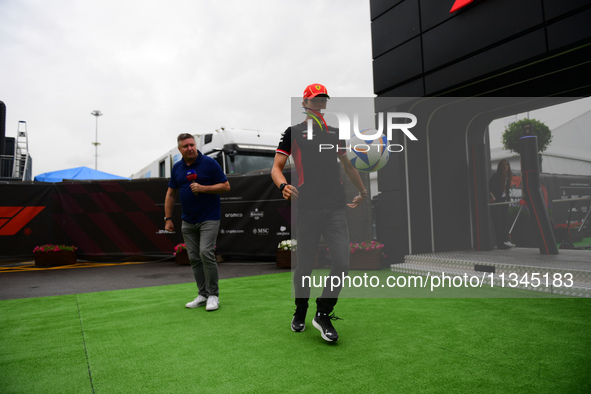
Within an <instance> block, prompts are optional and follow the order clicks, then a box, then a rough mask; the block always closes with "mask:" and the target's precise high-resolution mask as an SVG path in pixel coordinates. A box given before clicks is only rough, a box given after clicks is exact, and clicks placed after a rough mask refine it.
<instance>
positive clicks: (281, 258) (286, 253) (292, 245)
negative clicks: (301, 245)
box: [276, 239, 297, 268]
mask: <svg viewBox="0 0 591 394" xmlns="http://www.w3.org/2000/svg"><path fill="white" fill-rule="evenodd" d="M296 249H297V241H296V240H295V239H286V240H283V241H281V242H279V245H277V252H276V257H277V267H282V268H290V267H291V254H292V252H293V253H294V254H295V252H296ZM294 259H295V256H294Z"/></svg>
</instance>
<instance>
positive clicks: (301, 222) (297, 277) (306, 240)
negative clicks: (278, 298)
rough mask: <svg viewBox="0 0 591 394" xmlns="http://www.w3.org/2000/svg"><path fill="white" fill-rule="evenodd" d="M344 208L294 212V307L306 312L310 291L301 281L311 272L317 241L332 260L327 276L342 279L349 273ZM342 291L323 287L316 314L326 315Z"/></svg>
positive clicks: (338, 288) (339, 288)
mask: <svg viewBox="0 0 591 394" xmlns="http://www.w3.org/2000/svg"><path fill="white" fill-rule="evenodd" d="M345 209H346V208H345V206H342V207H336V208H316V207H315V208H298V211H297V232H298V234H297V259H298V261H297V266H296V269H295V271H294V275H293V284H294V290H295V298H296V300H295V303H296V306H297V307H298V308H307V307H308V299H309V298H310V287H309V286H308V285H307V284H308V283H309V282H306V280H305V277H309V276H310V275H311V274H312V271H313V269H314V261H315V260H316V253H317V252H318V245H319V243H320V237H321V236H323V237H324V240H325V241H326V243H327V245H328V247H329V250H330V254H331V257H332V266H331V270H330V276H338V277H342V275H343V274H344V275H347V274H348V273H349V253H350V252H349V229H348V226H347V214H346V211H345ZM341 289H342V287H341V286H339V287H335V288H332V287H331V286H330V285H328V284H327V286H326V287H324V289H323V291H322V296H321V297H320V298H318V299H317V300H316V306H317V310H318V312H322V313H330V312H332V310H333V309H334V306H335V305H336V303H337V301H338V297H339V294H340V292H341Z"/></svg>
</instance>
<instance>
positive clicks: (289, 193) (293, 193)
mask: <svg viewBox="0 0 591 394" xmlns="http://www.w3.org/2000/svg"><path fill="white" fill-rule="evenodd" d="M298 195H299V194H298V189H296V188H295V186H292V185H286V186H285V187H284V188H283V198H285V199H286V200H291V199H294V200H295V199H296V198H298Z"/></svg>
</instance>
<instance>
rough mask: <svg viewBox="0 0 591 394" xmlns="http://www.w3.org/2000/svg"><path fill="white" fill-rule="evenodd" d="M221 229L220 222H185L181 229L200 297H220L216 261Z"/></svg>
mask: <svg viewBox="0 0 591 394" xmlns="http://www.w3.org/2000/svg"><path fill="white" fill-rule="evenodd" d="M219 228H220V221H219V220H207V221H205V222H201V223H197V224H191V223H187V222H185V221H183V225H182V227H181V230H182V233H183V238H184V240H185V245H187V252H188V254H189V260H190V261H191V268H192V269H193V276H194V277H195V282H196V283H197V289H198V290H199V295H201V296H204V297H209V296H218V295H219V287H218V280H219V278H218V265H217V262H216V259H215V243H216V240H217V236H218V230H219Z"/></svg>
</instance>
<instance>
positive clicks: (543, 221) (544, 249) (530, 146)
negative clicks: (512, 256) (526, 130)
mask: <svg viewBox="0 0 591 394" xmlns="http://www.w3.org/2000/svg"><path fill="white" fill-rule="evenodd" d="M520 144H521V176H522V182H523V198H524V200H525V201H526V203H527V206H528V208H529V209H530V218H531V221H532V228H533V229H534V230H533V231H534V232H535V234H536V237H537V239H538V248H539V249H540V253H541V254H558V247H557V246H556V239H555V238H554V232H553V231H552V225H551V224H550V218H549V217H548V211H547V210H546V204H545V203H544V196H543V194H542V188H541V185H540V171H539V157H538V138H537V137H536V136H525V137H521V139H520Z"/></svg>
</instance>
